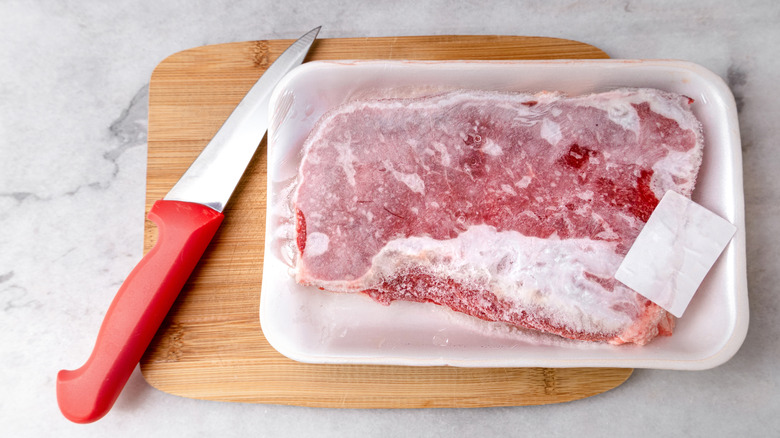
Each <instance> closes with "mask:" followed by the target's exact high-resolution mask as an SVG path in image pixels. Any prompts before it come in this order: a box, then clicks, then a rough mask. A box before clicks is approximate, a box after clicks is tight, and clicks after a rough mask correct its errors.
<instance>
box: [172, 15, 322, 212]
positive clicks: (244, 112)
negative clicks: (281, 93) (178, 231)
mask: <svg viewBox="0 0 780 438" xmlns="http://www.w3.org/2000/svg"><path fill="white" fill-rule="evenodd" d="M319 31H320V28H319V27H317V28H315V29H312V30H311V31H309V33H307V34H306V35H304V36H302V37H301V38H300V39H298V41H296V42H294V43H293V44H292V45H291V46H290V47H288V48H287V50H285V51H284V53H282V54H281V55H280V56H279V58H277V59H276V61H274V63H273V64H271V66H270V67H268V69H267V70H266V71H265V73H264V74H263V75H262V76H261V77H260V79H258V81H257V83H255V85H253V86H252V89H251V90H249V92H248V93H247V94H246V96H244V98H243V99H242V100H241V102H240V103H239V104H238V106H236V109H234V110H233V113H232V114H231V115H230V117H228V119H227V120H226V121H225V123H224V124H223V125H222V127H221V128H219V131H217V134H216V135H214V138H212V139H211V141H210V142H209V144H208V145H206V147H205V148H204V149H203V152H201V153H200V155H199V156H198V158H196V159H195V161H194V162H193V163H192V165H191V166H190V168H189V169H187V171H186V172H185V173H184V175H183V176H182V177H181V179H179V181H178V182H177V183H176V185H175V186H173V188H172V189H171V191H170V192H168V194H167V195H166V196H165V198H164V199H166V200H173V201H186V202H196V203H198V204H202V205H206V206H208V207H210V208H213V209H214V210H216V211H219V212H222V210H224V208H225V204H227V202H228V200H229V199H230V195H232V194H233V190H234V189H235V188H236V186H237V185H238V181H239V180H240V179H241V176H242V175H243V174H244V171H245V170H246V167H247V165H249V161H251V160H252V156H254V154H255V151H256V150H257V147H258V146H259V145H260V141H261V140H262V139H263V136H264V135H265V131H266V130H267V129H268V104H269V101H270V98H271V92H272V91H273V89H274V87H275V86H276V84H277V83H278V82H279V81H280V80H281V79H282V78H283V77H284V75H286V74H287V73H288V72H289V71H290V70H292V69H293V68H295V67H297V66H299V65H301V64H302V63H303V59H304V58H305V57H306V55H307V54H308V53H309V49H310V48H311V46H312V44H313V43H314V40H315V38H316V37H317V34H318V33H319Z"/></svg>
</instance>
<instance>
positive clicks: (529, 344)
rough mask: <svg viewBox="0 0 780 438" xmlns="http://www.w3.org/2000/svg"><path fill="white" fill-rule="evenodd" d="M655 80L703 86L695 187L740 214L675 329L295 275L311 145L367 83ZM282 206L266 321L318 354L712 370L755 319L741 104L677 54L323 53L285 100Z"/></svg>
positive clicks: (405, 90) (287, 344)
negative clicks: (598, 325) (501, 310)
mask: <svg viewBox="0 0 780 438" xmlns="http://www.w3.org/2000/svg"><path fill="white" fill-rule="evenodd" d="M620 87H652V88H658V89H662V90H667V91H672V92H676V93H680V94H684V95H686V96H689V97H692V98H693V99H694V100H695V102H694V103H693V105H692V109H693V111H694V113H695V114H696V116H697V117H698V118H699V120H701V122H702V124H703V126H704V136H705V148H704V161H703V164H702V168H701V172H700V174H699V179H698V183H697V186H696V189H695V191H694V194H693V199H694V200H695V201H696V202H698V203H699V204H702V205H703V206H705V207H707V208H708V209H710V210H712V211H714V212H715V213H717V214H719V215H720V216H722V217H724V218H725V219H727V220H729V221H730V222H731V223H733V224H735V225H736V226H737V234H736V236H735V237H734V238H733V239H732V241H731V242H730V244H729V245H728V247H727V248H726V250H725V251H724V253H723V254H722V255H721V257H720V258H719V259H718V261H717V262H716V264H715V266H714V267H713V268H712V270H711V271H710V272H709V274H708V275H707V277H706V278H705V280H704V282H703V283H702V285H701V287H700V288H699V290H698V291H697V293H696V295H695V296H694V298H693V300H692V302H691V304H690V306H689V307H688V310H687V311H686V312H685V315H683V317H682V318H680V319H679V320H678V321H677V327H676V330H675V333H674V335H673V336H671V337H659V338H656V339H655V340H654V341H653V342H651V343H650V344H648V345H646V346H643V347H639V346H634V345H622V346H612V345H604V344H593V343H583V342H575V341H568V340H563V339H561V338H558V337H555V336H549V335H539V334H535V333H531V332H528V331H522V330H516V329H512V328H511V327H509V326H506V325H503V324H496V323H488V322H484V321H481V320H478V319H475V318H471V317H468V316H466V315H461V314H456V313H455V312H452V311H450V310H448V309H445V308H442V307H440V306H436V305H433V304H419V303H408V302H394V303H393V304H392V305H390V306H382V305H380V304H377V303H376V302H374V301H373V300H371V299H370V298H368V297H366V296H364V295H362V294H355V295H350V294H335V293H330V292H324V291H321V290H319V289H317V288H311V287H303V286H300V285H298V284H296V283H295V281H294V280H293V278H292V277H291V276H290V275H289V260H287V259H288V256H286V255H285V254H286V253H287V252H286V249H289V248H288V247H285V246H284V245H283V243H284V241H285V236H289V235H290V231H291V229H290V225H289V219H288V220H285V216H286V215H288V214H289V212H285V210H286V205H287V204H288V202H287V201H288V198H287V197H288V195H289V194H288V192H287V191H286V190H285V189H286V188H289V187H290V184H291V182H292V181H293V180H294V178H295V175H296V172H297V167H298V164H299V163H300V159H301V146H302V144H303V142H304V140H305V138H306V136H307V134H308V133H309V131H310V130H311V129H312V127H313V126H314V124H315V123H316V121H317V120H318V119H319V117H320V116H321V115H322V114H324V113H325V112H326V111H327V110H329V109H331V108H333V107H335V106H338V105H341V104H343V103H345V102H347V101H349V100H351V99H354V98H357V97H360V96H366V95H385V96H396V95H403V96H408V95H410V94H415V93H420V92H421V90H422V92H424V93H429V92H436V91H444V90H449V89H458V88H468V89H483V90H499V91H523V92H538V91H541V90H558V91H562V92H565V93H567V94H570V95H578V94H585V93H590V92H599V91H606V90H609V89H614V88H620ZM270 114H271V116H270V117H271V128H270V129H269V132H268V206H269V207H268V214H267V218H266V221H267V222H266V243H265V261H264V267H263V284H262V295H261V305H260V319H261V325H262V329H263V333H264V334H265V336H266V338H267V339H268V341H269V342H270V343H271V345H272V346H273V347H274V348H276V349H277V350H278V351H279V352H281V353H282V354H284V355H285V356H287V357H290V358H292V359H294V360H297V361H302V362H310V363H350V364H355V363H361V364H393V365H418V366H419V365H452V366H464V367H633V368H665V369H706V368H711V367H714V366H717V365H720V364H722V363H724V362H726V361H727V360H728V359H730V358H731V357H732V356H733V355H734V354H735V353H736V352H737V350H738V349H739V347H740V346H741V344H742V342H743V340H744V338H745V335H746V333H747V327H748V300H747V279H746V274H745V271H746V269H745V220H744V194H743V186H742V152H741V146H740V138H739V126H738V122H737V112H736V105H735V103H734V97H733V95H732V94H731V91H730V90H729V89H728V87H727V86H726V84H725V83H724V82H723V80H722V79H721V78H720V77H718V76H717V75H715V74H714V73H712V72H710V71H709V70H707V69H705V68H703V67H701V66H698V65H696V64H692V63H688V62H681V61H670V60H585V61H582V60H570V61H568V60H567V61H511V62H473V61H458V62H410V61H392V62H391V61H340V62H323V61H320V62H312V63H307V64H304V65H303V66H301V67H299V68H297V69H295V70H294V71H292V72H291V73H290V74H289V75H287V77H285V78H284V79H283V81H282V82H281V83H280V84H279V85H278V87H277V88H276V90H275V91H274V94H273V96H272V99H271V107H270Z"/></svg>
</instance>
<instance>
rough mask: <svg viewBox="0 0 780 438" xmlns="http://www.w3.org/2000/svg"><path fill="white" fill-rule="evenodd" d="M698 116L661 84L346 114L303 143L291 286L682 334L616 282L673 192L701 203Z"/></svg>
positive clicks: (546, 325) (388, 102) (616, 334)
mask: <svg viewBox="0 0 780 438" xmlns="http://www.w3.org/2000/svg"><path fill="white" fill-rule="evenodd" d="M689 105H690V101H689V99H688V98H686V97H684V96H679V95H673V94H669V93H665V92H662V91H658V90H651V89H621V90H615V91H610V92H606V93H601V94H594V95H589V96H582V97H566V96H563V95H560V94H557V93H539V94H536V95H531V94H509V93H493V92H482V91H458V92H452V93H447V94H443V95H437V96H430V97H424V98H417V99H384V100H376V101H355V102H351V103H348V104H346V105H344V106H342V107H340V108H338V109H336V110H333V111H331V112H330V113H328V114H326V115H325V116H323V118H322V119H321V120H320V121H319V122H318V123H317V125H316V126H315V128H314V130H313V131H312V132H311V134H310V135H309V137H308V139H307V140H306V143H305V145H304V156H303V159H302V163H301V167H300V171H299V175H298V182H297V184H298V185H297V188H296V190H295V193H294V195H293V204H294V211H295V212H296V232H297V248H298V256H297V259H296V266H295V275H296V280H297V281H298V282H299V283H301V284H305V285H313V286H317V287H320V288H322V289H325V290H329V291H336V292H363V293H366V294H368V295H369V296H371V297H372V298H373V299H375V300H377V301H379V302H381V303H385V304H389V303H390V302H392V301H393V300H410V301H418V302H433V303H436V304H440V305H445V306H448V307H450V308H452V309H454V310H456V311H460V312H464V313H467V314H470V315H473V316H475V317H478V318H482V319H485V320H489V321H502V322H507V323H511V324H515V325H518V326H522V327H527V328H532V329H537V330H542V331H546V332H551V333H555V334H558V335H561V336H565V337H568V338H572V339H581V340H592V341H606V342H610V343H614V344H622V343H629V342H633V343H637V344H645V343H647V342H649V341H650V340H652V339H653V338H654V337H655V336H657V335H658V334H667V335H668V334H671V331H672V328H673V325H674V321H673V319H672V317H671V316H670V315H669V314H667V313H666V311H664V310H663V309H661V308H660V307H658V306H656V305H655V304H653V303H651V302H650V301H648V300H646V299H645V298H643V297H642V296H640V295H638V294H637V293H636V292H634V291H633V290H631V289H629V288H627V287H625V286H623V285H622V284H621V283H619V282H617V281H616V280H615V279H614V277H613V275H614V273H615V271H616V270H617V267H618V266H619V264H620V262H621V260H622V258H623V256H624V255H625V254H626V252H627V251H628V249H629V248H630V246H631V244H632V243H633V241H634V239H635V238H636V236H637V235H638V234H639V231H640V230H641V228H642V226H643V225H644V223H645V222H646V221H647V219H648V217H649V216H650V214H651V212H652V211H653V209H654V208H655V206H656V204H657V203H658V202H659V200H660V198H661V197H662V196H663V194H664V193H665V192H666V191H667V190H675V191H677V192H679V193H681V194H683V195H685V196H690V195H691V191H692V190H693V187H694V183H695V181H696V175H697V172H698V169H699V166H700V163H701V154H702V138H701V133H700V131H701V129H700V125H699V122H698V121H697V120H696V118H695V117H694V116H693V114H692V113H691V111H690V109H689Z"/></svg>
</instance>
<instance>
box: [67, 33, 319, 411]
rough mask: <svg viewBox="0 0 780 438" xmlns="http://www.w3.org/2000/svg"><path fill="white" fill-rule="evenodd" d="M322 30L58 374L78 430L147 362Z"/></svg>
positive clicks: (219, 154) (170, 199) (249, 116)
mask: <svg viewBox="0 0 780 438" xmlns="http://www.w3.org/2000/svg"><path fill="white" fill-rule="evenodd" d="M319 30H320V27H317V28H314V29H312V30H311V31H309V32H308V33H306V34H305V35H303V36H302V37H301V38H299V39H298V40H297V41H295V42H294V43H293V44H292V45H291V46H290V47H289V48H287V50H285V52H284V53H282V54H281V55H280V56H279V57H278V58H277V59H276V61H274V63H273V64H271V66H270V67H269V68H268V69H267V70H266V71H265V73H263V75H262V76H261V77H260V78H259V79H258V80H257V82H256V83H255V84H254V85H253V86H252V88H251V89H250V90H249V92H248V93H247V94H246V96H244V98H243V99H242V100H241V102H240V103H239V104H238V106H236V108H235V109H234V110H233V112H232V113H231V114H230V117H228V119H227V120H226V121H225V122H224V124H223V125H222V127H221V128H220V129H219V131H217V133H216V134H215V135H214V137H213V138H212V139H211V141H210V142H209V143H208V145H206V147H205V148H204V149H203V151H202V152H201V154H200V155H199V156H198V158H196V159H195V161H194V162H193V163H192V165H191V166H190V167H189V169H187V171H186V172H185V173H184V175H182V177H181V179H179V181H178V182H177V183H176V185H174V187H173V188H172V189H171V190H170V191H169V192H168V194H167V195H165V197H164V198H163V199H162V200H159V201H157V202H155V203H154V205H153V206H152V208H151V209H150V211H149V214H148V218H149V220H151V221H152V222H154V223H155V224H156V225H157V228H158V231H159V232H158V239H157V243H156V245H155V246H154V247H153V248H152V249H151V250H150V251H149V252H148V253H147V254H146V255H145V256H144V257H143V258H142V259H141V261H140V262H139V263H138V265H137V266H136V267H135V268H134V269H133V271H132V272H131V273H130V275H129V276H128V277H127V279H126V280H125V282H124V283H123V284H122V286H121V287H120V288H119V291H118V292H117V294H116V296H115V297H114V300H113V301H112V303H111V305H110V306H109V308H108V310H107V312H106V315H105V317H104V319H103V323H102V325H101V327H100V331H99V332H98V336H97V340H96V341H95V346H94V347H93V350H92V354H91V355H90V357H89V359H87V361H86V362H85V364H84V365H83V366H81V367H80V368H78V369H75V370H62V371H60V372H59V373H58V374H57V403H58V405H59V407H60V411H62V413H63V415H64V416H65V417H66V418H68V419H69V420H71V421H73V422H75V423H91V422H93V421H97V420H99V419H100V418H102V417H103V416H104V415H106V414H107V413H108V412H109V410H110V409H111V407H112V406H113V405H114V402H115V401H116V399H117V397H119V394H120V393H121V391H122V389H123V388H124V386H125V384H126V383H127V380H128V379H129V378H130V375H131V374H132V372H133V370H134V369H135V366H136V364H138V362H139V361H140V360H141V356H142V355H143V353H144V351H145V350H146V348H147V347H148V346H149V343H150V342H151V341H152V338H153V337H154V335H155V333H156V332H157V329H158V328H159V327H160V324H161V323H162V321H163V319H164V318H165V316H166V315H167V313H168V311H169V310H170V308H171V306H172V305H173V302H174V301H175V300H176V297H177V296H178V295H179V292H180V291H181V289H182V287H183V286H184V283H185V282H186V281H187V279H188V278H189V276H190V274H191V273H192V271H193V269H194V268H195V266H196V265H197V263H198V261H199V260H200V258H201V256H202V255H203V253H204V251H205V250H206V248H207V247H208V244H209V242H210V241H211V239H212V238H213V237H214V234H215V233H216V231H217V229H218V228H219V225H220V224H221V223H222V220H223V218H224V214H223V213H222V212H223V210H224V208H225V205H226V204H227V203H228V201H229V199H230V196H231V195H232V193H233V190H234V189H235V188H236V186H237V185H238V182H239V180H240V179H241V177H242V175H243V174H244V171H245V170H246V168H247V166H248V165H249V162H250V161H251V159H252V157H253V156H254V154H255V151H256V150H257V147H258V146H259V144H260V142H261V141H262V139H263V136H264V135H265V132H266V130H267V128H268V105H269V100H270V97H271V92H272V91H273V89H274V87H275V86H276V84H277V83H278V82H279V81H280V80H281V79H282V77H284V76H285V75H286V74H287V73H288V72H289V71H290V70H292V69H293V68H295V67H297V66H298V65H300V64H301V63H303V60H304V58H305V57H306V55H307V54H308V53H309V50H310V49H311V46H312V44H313V43H314V40H315V39H316V37H317V34H318V33H319Z"/></svg>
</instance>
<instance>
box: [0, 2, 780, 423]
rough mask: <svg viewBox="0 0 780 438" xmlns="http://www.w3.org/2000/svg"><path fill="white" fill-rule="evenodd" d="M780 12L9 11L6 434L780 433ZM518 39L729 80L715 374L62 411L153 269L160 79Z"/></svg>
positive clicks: (670, 7) (473, 5) (4, 172)
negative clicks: (373, 402)
mask: <svg viewBox="0 0 780 438" xmlns="http://www.w3.org/2000/svg"><path fill="white" fill-rule="evenodd" d="M778 23H780V4H778V3H777V2H775V1H773V0H756V1H745V2H708V1H703V0H693V1H688V2H678V1H657V2H649V1H648V2H641V1H633V0H627V1H622V2H580V1H564V0H553V1H529V2H516V1H511V0H506V1H492V2H475V1H445V0H436V1H430V2H420V1H406V0H403V1H401V0H399V1H386V2H368V1H364V2H349V1H343V0H342V1H334V0H325V1H320V2H305V1H299V0H294V1H284V2H282V1H265V0H263V1H221V2H220V1H216V2H182V1H164V0H144V1H138V2H121V3H120V2H102V1H97V0H90V1H78V2H77V1H63V2H49V1H23V0H10V1H3V2H0V29H1V30H0V32H2V38H0V248H1V249H0V315H1V316H0V369H1V370H2V371H1V372H0V388H2V390H1V391H0V429H1V430H2V431H3V433H2V434H3V435H4V436H15V437H16V436H52V435H56V436H60V437H69V436H148V437H156V436H213V435H217V434H219V436H244V435H259V436H361V437H362V436H388V437H391V436H399V437H400V436H410V435H413V436H474V435H486V434H490V435H491V436H507V435H519V434H528V435H541V434H543V435H544V436H546V437H558V436H608V435H609V436H612V435H614V436H628V435H629V434H630V436H669V435H684V436H778V435H780V416H779V415H777V414H778V412H780V373H779V372H778V368H777V363H778V362H780V346H779V345H780V344H778V342H777V339H778V338H780V324H778V322H777V321H775V318H777V314H778V309H780V294H778V284H780V266H779V265H778V260H780V241H779V240H778V237H777V236H778V235H779V234H780V222H779V221H778V219H777V218H778V215H779V213H780V181H778V180H776V179H773V178H775V176H777V172H778V169H780V154H778V153H777V139H778V138H780V123H778V120H779V119H780V99H778V98H777V96H774V92H775V88H776V84H777V78H778V74H777V72H778V71H780V62H779V61H778V56H777V46H778V44H779V43H780V26H778ZM316 25H322V26H323V29H322V33H321V34H320V36H321V37H323V38H334V37H361V36H392V35H430V34H501V35H533V36H551V37H559V38H567V39H574V40H579V41H583V42H586V43H589V44H593V45H595V46H597V47H599V48H601V49H603V50H604V51H606V52H607V53H608V54H609V55H610V56H611V57H613V58H675V59H683V60H687V61H692V62H695V63H698V64H701V65H703V66H705V67H707V68H708V69H710V70H712V71H714V72H715V73H716V74H718V75H720V76H721V77H723V78H724V79H725V80H726V81H727V83H728V84H729V86H730V87H731V89H732V91H733V93H734V95H735V97H736V100H737V103H738V107H739V120H740V129H741V136H742V146H743V160H744V164H743V166H744V173H745V200H746V217H747V229H746V232H747V268H748V283H749V296H750V312H751V320H750V328H749V331H748V334H747V338H746V340H745V342H744V344H743V346H742V348H741V349H740V351H739V352H738V353H737V354H736V356H735V357H734V358H733V359H731V360H730V361H729V362H727V363H726V364H724V365H721V366H719V367H717V368H714V369H711V370H706V371H695V372H682V371H663V370H636V371H635V372H634V374H633V375H632V376H631V378H630V379H629V380H628V381H627V382H626V383H625V384H623V385H621V386H619V387H618V388H616V389H614V390H612V391H609V392H607V393H604V394H601V395H598V396H594V397H591V398H587V399H584V400H579V401H575V402H570V403H565V404H560V405H549V406H535V407H515V408H485V409H419V410H417V409H415V410H337V409H315V408H302V407H294V406H276V405H253V404H238V403H220V402H211V401H201V400H192V399H187V398H181V397H176V396H172V395H169V394H166V393H163V392H160V391H157V390H155V389H153V388H152V387H150V386H149V385H148V384H147V383H146V382H145V381H144V379H143V377H142V376H141V375H140V373H139V372H138V370H136V372H135V373H134V374H133V376H132V377H131V379H130V381H129V383H128V385H127V387H126V388H125V391H124V392H123V393H122V395H121V396H120V398H119V400H118V401H117V403H116V405H115V406H114V408H113V410H112V411H111V412H110V413H109V414H108V415H107V416H106V417H105V418H103V419H102V420H100V421H98V422H97V423H93V424H90V425H76V424H72V423H70V422H69V421H67V420H66V419H65V418H64V417H62V415H61V414H60V412H59V410H58V408H57V404H56V398H55V389H54V386H55V376H56V373H57V371H58V370H60V369H63V368H67V369H72V368H76V367H78V366H81V364H82V363H83V362H84V361H85V360H86V358H87V357H88V356H89V353H90V351H91V348H92V343H93V342H94V338H95V336H96V333H97V329H98V327H99V326H100V323H101V321H102V318H103V315H104V314H105V311H106V309H107V308H108V305H109V303H110V302H111V299H112V298H113V295H114V293H115V291H116V290H117V288H118V287H119V285H120V284H121V282H122V281H123V279H124V278H125V276H126V275H127V274H128V273H129V272H130V270H131V269H132V268H133V266H134V265H135V263H136V262H137V261H138V260H139V259H140V257H141V254H142V241H143V222H144V218H143V211H144V189H145V187H144V182H145V172H146V116H147V102H148V83H149V78H150V74H151V72H152V70H153V69H154V67H155V65H157V64H158V63H159V62H160V61H161V60H162V59H164V58H165V57H166V56H168V55H170V54H172V53H174V52H177V51H180V50H184V49H188V48H192V47H197V46H201V45H205V44H216V43H225V42H233V41H248V40H260V39H275V38H295V37H297V36H298V35H300V34H301V33H302V32H304V31H306V30H308V29H310V28H312V27H314V26H316Z"/></svg>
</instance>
